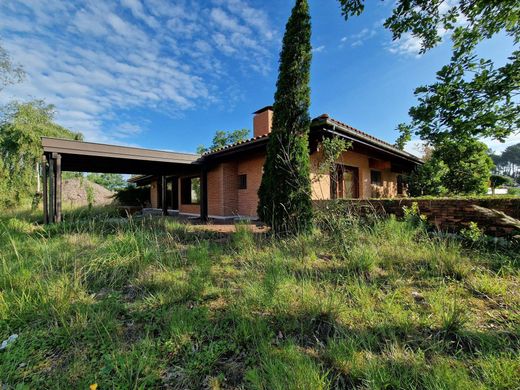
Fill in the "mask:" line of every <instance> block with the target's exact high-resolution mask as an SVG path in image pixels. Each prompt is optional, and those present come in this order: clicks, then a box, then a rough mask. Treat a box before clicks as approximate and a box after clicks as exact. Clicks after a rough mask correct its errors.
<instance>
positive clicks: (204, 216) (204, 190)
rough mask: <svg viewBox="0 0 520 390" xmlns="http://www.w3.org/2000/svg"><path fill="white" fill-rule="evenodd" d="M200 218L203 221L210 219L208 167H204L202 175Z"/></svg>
mask: <svg viewBox="0 0 520 390" xmlns="http://www.w3.org/2000/svg"><path fill="white" fill-rule="evenodd" d="M200 192H201V199H200V219H201V220H202V221H203V222H206V221H207V220H208V171H207V169H206V168H202V172H201V175H200Z"/></svg>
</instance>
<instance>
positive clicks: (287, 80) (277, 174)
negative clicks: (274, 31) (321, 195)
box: [258, 0, 312, 234]
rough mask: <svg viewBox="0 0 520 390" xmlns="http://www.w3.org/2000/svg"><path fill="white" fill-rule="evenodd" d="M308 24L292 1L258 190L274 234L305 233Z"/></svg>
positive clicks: (301, 5)
mask: <svg viewBox="0 0 520 390" xmlns="http://www.w3.org/2000/svg"><path fill="white" fill-rule="evenodd" d="M311 60H312V47H311V20H310V14H309V5H308V3H307V0H297V1H296V4H295V6H294V8H293V10H292V13H291V16H290V18H289V21H288V22H287V25H286V30H285V35H284V38H283V46H282V51H281V54H280V69H279V74H278V81H277V84H276V87H277V90H276V93H275V98H274V100H275V101H274V107H273V111H274V117H273V128H272V132H271V135H270V137H269V143H268V146H267V157H266V161H265V164H264V174H263V176H262V183H261V186H260V189H259V192H258V194H259V198H260V202H259V206H258V215H259V216H260V218H261V219H262V220H263V221H264V222H266V223H267V224H269V225H270V226H271V227H272V229H273V231H274V232H275V233H277V234H293V233H297V232H302V231H308V230H309V229H310V228H311V224H312V203H311V198H310V193H311V188H310V162H309V160H310V158H309V144H308V136H309V129H310V117H309V106H310V87H309V82H310V66H311Z"/></svg>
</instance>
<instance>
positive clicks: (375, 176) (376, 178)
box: [370, 171, 383, 186]
mask: <svg viewBox="0 0 520 390" xmlns="http://www.w3.org/2000/svg"><path fill="white" fill-rule="evenodd" d="M370 182H371V183H372V184H373V185H375V186H382V185H383V179H381V172H380V171H370Z"/></svg>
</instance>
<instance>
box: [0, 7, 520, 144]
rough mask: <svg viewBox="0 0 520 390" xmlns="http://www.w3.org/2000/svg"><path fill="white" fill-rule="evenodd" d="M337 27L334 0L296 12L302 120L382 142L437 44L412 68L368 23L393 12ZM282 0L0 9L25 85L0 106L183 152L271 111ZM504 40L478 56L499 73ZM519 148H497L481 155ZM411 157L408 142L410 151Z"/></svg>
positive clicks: (4, 36) (413, 60)
mask: <svg viewBox="0 0 520 390" xmlns="http://www.w3.org/2000/svg"><path fill="white" fill-rule="evenodd" d="M367 3H368V5H367V10H366V12H365V13H364V14H363V15H362V16H360V17H357V18H352V19H351V20H349V21H348V22H345V20H344V19H343V18H342V16H341V14H340V10H339V5H338V2H337V1H336V0H310V6H311V12H312V21H313V47H314V59H313V64H312V85H311V88H312V106H311V115H312V116H313V117H314V116H318V115H321V114H323V113H328V114H329V115H331V116H332V117H334V118H336V119H338V120H341V121H343V122H346V123H348V124H350V125H352V126H354V127H357V128H359V129H361V130H363V131H366V132H368V133H370V134H372V135H374V136H377V137H380V138H382V139H384V140H386V141H389V142H393V141H394V140H395V139H396V138H397V136H398V134H397V132H396V131H395V127H396V125H397V124H398V123H400V122H404V121H406V120H407V118H408V116H407V112H408V109H409V108H410V106H412V105H413V104H414V102H415V99H414V96H413V90H414V88H415V87H417V86H419V85H421V84H425V83H429V82H431V81H433V80H434V77H435V71H436V70H438V69H439V68H440V67H441V66H442V65H443V64H445V63H446V62H447V61H448V59H449V55H450V50H449V43H450V42H449V39H446V42H445V43H443V44H442V45H440V46H439V47H437V48H435V49H434V50H432V51H430V52H428V53H427V54H426V55H423V56H419V55H418V54H417V51H418V42H417V40H415V39H414V38H413V37H409V36H408V37H404V38H403V39H402V40H401V41H398V42H392V39H391V35H390V33H389V32H388V31H386V30H385V29H384V27H383V26H382V23H383V21H384V19H385V18H386V17H387V16H388V15H389V14H390V12H391V5H392V3H393V1H384V2H380V1H369V2H367ZM292 5H293V1H292V0H273V1H268V0H264V1H261V0H198V1H193V0H120V1H108V0H107V1H99V0H82V1H79V0H71V1H63V0H46V1H41V0H23V1H18V0H3V1H2V2H0V20H1V22H0V39H1V44H2V45H3V46H4V47H5V48H6V49H7V50H8V52H9V53H10V54H11V56H12V57H13V59H14V61H16V62H18V63H20V64H22V65H23V66H24V68H25V70H26V73H27V77H26V80H25V81H24V82H23V83H22V84H20V85H17V86H14V87H12V88H9V89H8V90H6V91H4V92H2V95H0V102H6V101H7V100H9V99H12V98H16V99H20V100H27V99H30V98H44V99H45V100H46V101H47V102H49V103H53V104H55V105H56V108H57V117H56V119H57V121H58V122H59V123H60V124H62V125H64V126H66V127H69V128H71V129H73V130H75V131H81V132H82V133H84V134H85V136H86V139H87V140H89V141H94V142H108V143H118V144H127V145H136V146H142V147H149V148H157V149H169V150H177V151H194V150H195V149H196V147H197V146H198V145H200V144H206V145H207V144H208V143H210V142H211V138H212V136H213V134H214V133H215V131H216V130H234V129H239V128H249V129H251V128H252V115H251V113H252V112H253V111H255V110H256V109H258V108H261V107H263V106H265V105H268V104H272V100H273V95H274V91H275V84H276V77H277V70H278V58H279V51H280V45H281V39H282V36H283V31H284V27H285V23H286V20H287V18H288V16H289V13H290V10H291V7H292ZM510 50H511V44H510V42H508V40H507V39H505V38H498V39H495V40H494V41H493V42H490V43H487V44H484V45H482V47H481V53H482V54H484V55H485V56H487V57H490V58H495V59H498V60H499V61H501V60H502V61H503V59H504V58H505V57H506V55H507V53H508V52H510ZM515 142H520V137H519V136H514V137H511V138H510V139H509V140H508V142H507V143H506V144H504V145H500V144H498V143H497V142H494V141H490V142H489V145H490V146H491V147H492V148H494V149H495V150H501V149H503V148H504V147H505V146H507V145H508V144H511V143H515ZM410 149H411V150H412V149H413V144H412V145H411V146H410Z"/></svg>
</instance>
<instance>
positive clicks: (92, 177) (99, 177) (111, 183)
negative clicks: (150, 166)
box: [87, 173, 127, 191]
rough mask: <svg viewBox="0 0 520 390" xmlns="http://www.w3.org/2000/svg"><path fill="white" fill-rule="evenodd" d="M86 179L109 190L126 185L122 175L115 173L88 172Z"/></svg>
mask: <svg viewBox="0 0 520 390" xmlns="http://www.w3.org/2000/svg"><path fill="white" fill-rule="evenodd" d="M87 179H88V180H89V181H91V182H93V183H96V184H99V185H100V186H103V187H105V188H108V189H109V190H111V191H117V190H120V189H123V188H125V187H126V185H127V182H126V180H125V179H124V178H123V175H120V174H117V173H89V174H88V175H87Z"/></svg>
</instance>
